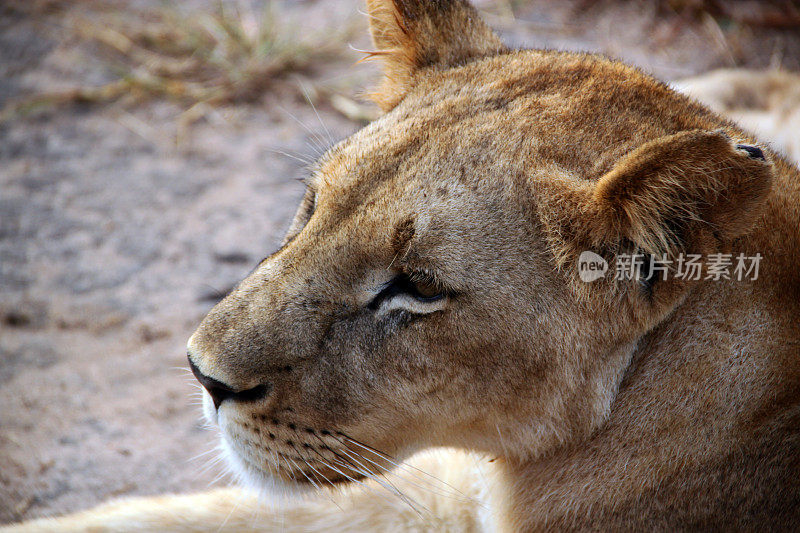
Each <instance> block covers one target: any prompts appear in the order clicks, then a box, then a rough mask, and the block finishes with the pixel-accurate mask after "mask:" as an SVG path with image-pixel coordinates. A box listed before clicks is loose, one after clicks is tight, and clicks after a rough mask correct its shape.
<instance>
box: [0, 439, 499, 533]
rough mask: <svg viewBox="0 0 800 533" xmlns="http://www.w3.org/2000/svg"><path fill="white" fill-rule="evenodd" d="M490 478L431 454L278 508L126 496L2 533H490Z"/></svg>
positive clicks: (233, 499) (242, 501)
mask: <svg viewBox="0 0 800 533" xmlns="http://www.w3.org/2000/svg"><path fill="white" fill-rule="evenodd" d="M485 476H486V473H485V472H483V471H481V467H480V466H479V465H478V464H477V463H476V462H475V460H474V459H471V458H470V457H469V456H465V455H462V454H456V453H448V454H447V455H445V456H444V458H442V457H441V456H438V457H437V456H434V455H429V454H426V455H424V456H422V457H419V458H417V459H416V460H415V461H414V462H413V464H412V465H410V466H409V465H404V466H403V467H401V470H400V471H399V472H398V473H397V474H391V475H388V476H387V477H385V478H382V479H381V480H380V481H369V482H365V483H363V484H361V485H356V486H355V487H353V488H349V489H345V490H342V491H336V492H328V493H327V494H323V495H320V494H317V495H314V496H313V497H300V498H298V499H293V500H288V499H287V500H286V501H284V502H280V503H279V502H271V501H268V500H264V499H260V498H258V497H257V496H256V495H254V494H252V493H250V492H248V491H246V490H243V489H238V488H225V489H216V490H212V491H209V492H204V493H198V494H190V495H171V496H160V497H151V498H124V499H120V500H116V501H112V502H109V503H105V504H103V505H100V506H98V507H95V508H93V509H89V510H87V511H83V512H79V513H75V514H71V515H67V516H63V517H57V518H41V519H37V520H33V521H30V522H25V523H22V524H17V525H13V526H10V527H4V528H3V527H0V533H22V532H26V533H37V532H42V533H44V532H51V531H65V532H75V533H77V532H93V533H94V532H104V531H108V532H112V531H130V532H154V533H155V532H159V533H160V532H163V531H170V532H176V533H189V532H208V531H225V532H256V531H286V532H289V533H292V532H298V533H299V532H304V533H312V532H317V531H320V532H322V531H337V530H341V531H381V532H384V531H387V532H388V531H404V532H407V531H431V530H436V531H459V532H462V531H463V532H469V531H482V530H486V529H487V528H488V522H487V520H489V514H488V513H487V511H488V507H487V505H486V503H485V502H484V496H485V492H486V489H487V486H486V483H485V481H486V477H485Z"/></svg>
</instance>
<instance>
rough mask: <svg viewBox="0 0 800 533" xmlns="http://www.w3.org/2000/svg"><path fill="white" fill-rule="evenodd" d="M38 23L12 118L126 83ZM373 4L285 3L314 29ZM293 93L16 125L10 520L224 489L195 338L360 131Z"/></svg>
mask: <svg viewBox="0 0 800 533" xmlns="http://www.w3.org/2000/svg"><path fill="white" fill-rule="evenodd" d="M479 3H480V6H481V7H482V8H483V9H485V10H486V11H487V12H488V17H489V19H490V21H491V22H492V23H493V24H494V25H495V26H496V27H499V28H500V31H501V33H502V34H503V35H504V36H505V37H506V38H507V39H508V41H509V42H511V43H513V44H515V45H520V46H521V45H526V46H547V47H558V48H570V49H588V50H596V51H601V52H605V53H608V54H611V55H614V56H617V57H621V58H623V59H626V60H627V61H629V62H632V63H634V64H637V65H639V66H641V67H643V68H645V69H647V70H649V71H652V72H654V73H655V74H656V75H658V76H660V77H662V78H666V79H675V78H679V77H682V76H688V75H692V74H696V73H699V72H703V71H705V70H708V69H710V68H713V67H719V66H733V65H748V66H753V67H766V66H769V65H773V66H778V65H782V66H784V67H785V68H789V69H795V70H797V69H798V66H799V65H798V61H800V54H798V50H800V45H799V44H798V40H799V39H800V37H798V35H797V34H796V33H797V32H796V33H795V34H794V36H793V35H792V34H791V32H787V31H786V30H778V29H774V28H764V27H752V28H751V27H745V28H743V29H742V28H739V27H738V26H737V23H736V22H735V21H733V22H732V21H730V20H727V19H725V20H722V21H715V20H714V19H711V18H709V17H705V16H703V15H692V16H688V15H683V16H679V15H676V14H675V13H672V12H669V11H667V12H663V13H658V12H656V11H654V9H653V8H652V7H641V6H640V7H636V6H633V7H631V6H629V7H625V8H623V7H619V6H617V5H616V4H614V3H613V2H609V3H604V5H603V6H601V7H595V8H593V9H591V10H588V11H587V8H586V6H587V5H589V4H591V3H587V2H582V3H578V2H559V3H548V2H543V1H531V2H524V1H522V2H521V1H516V2H509V1H507V0H505V1H484V2H479ZM36 4H37V2H27V3H25V5H26V6H28V7H25V8H13V7H8V6H7V7H2V6H0V107H2V106H3V104H4V103H7V102H8V101H10V100H13V99H19V98H20V97H24V96H26V95H30V94H35V93H38V92H42V91H50V90H53V88H59V89H63V88H71V87H77V86H91V85H97V84H101V83H105V82H108V81H109V80H112V79H114V76H115V75H117V74H115V72H114V71H113V69H111V68H109V66H108V64H107V62H106V60H105V56H104V55H103V54H102V53H100V51H99V50H98V49H97V47H94V46H91V45H87V44H86V43H84V42H81V41H80V40H79V39H76V38H75V37H74V35H71V34H70V33H69V32H68V31H66V30H65V29H64V27H63V25H61V24H59V21H60V20H63V18H64V17H65V16H66V15H68V14H69V12H70V10H72V9H78V8H77V7H74V6H73V7H64V6H61V7H60V9H56V8H53V6H52V5H50V4H57V2H46V1H45V2H39V4H45V5H44V6H43V7H42V6H38V7H42V9H41V10H38V9H35V8H33V7H30V6H35V5H36ZM211 4H213V2H210V1H209V2H205V1H201V0H197V1H193V2H189V3H186V5H185V6H184V7H185V8H186V9H187V10H195V11H202V10H209V9H211V8H210V5H211ZM289 4H291V5H290V6H289ZM745 4H746V2H745ZM105 5H106V7H108V5H111V6H112V7H113V6H115V7H114V9H117V10H119V9H124V5H125V4H124V2H117V3H116V4H109V3H106V4H105ZM159 5H161V4H160V3H159V2H155V1H154V2H151V3H148V2H141V3H138V8H139V9H141V8H142V6H144V8H148V6H152V7H153V8H154V9H155V8H157V7H158V6H159ZM556 5H557V7H555V6H556ZM35 7H37V6H35ZM57 7H58V6H57ZM360 7H361V6H360V2H357V1H355V0H347V1H340V0H336V1H333V0H328V1H325V0H319V1H294V2H286V3H284V4H281V5H279V8H280V9H287V10H291V11H292V13H293V14H294V15H295V16H296V18H295V20H297V21H299V22H298V24H299V26H298V27H299V28H301V30H302V31H306V28H310V27H312V26H313V27H317V28H319V27H322V28H324V27H325V24H328V25H330V24H334V25H335V24H339V23H340V22H338V21H344V20H350V19H351V18H352V17H353V16H356V17H358V15H357V9H359V8H360ZM512 7H513V11H512V9H511V8H512ZM82 9H86V11H85V13H84V15H85V16H86V17H89V20H92V18H91V17H92V16H94V15H93V12H92V11H91V9H87V8H85V7H83V8H82ZM512 14H513V15H514V16H515V17H516V18H512ZM98 20H99V19H98ZM98 24H99V22H98ZM358 24H361V25H362V26H363V21H361V22H358ZM737 28H738V29H737ZM352 42H353V44H354V47H355V48H366V47H368V41H367V40H366V39H364V38H363V37H358V38H354V39H353V40H352ZM359 58H360V55H359V54H358V53H356V52H355V51H352V50H350V49H348V48H347V47H346V46H345V45H343V47H342V55H341V57H340V58H339V59H337V60H333V61H326V62H324V63H323V62H321V63H320V64H319V65H315V66H314V68H311V69H310V70H306V71H305V72H303V73H298V75H299V76H302V77H303V79H304V80H305V84H306V85H308V86H309V87H311V89H312V92H313V89H315V88H322V89H325V90H327V91H329V92H330V93H334V94H340V95H344V96H347V97H349V98H353V97H354V95H355V94H356V93H357V92H358V90H359V89H360V88H363V87H364V86H368V85H369V81H370V80H374V78H375V72H376V71H375V66H374V65H372V66H370V65H366V66H354V65H353V63H354V61H355V60H357V59H359ZM297 83H298V82H297V81H296V80H295V78H290V79H288V80H286V81H284V82H282V85H280V86H276V87H275V88H273V89H271V90H270V91H269V92H267V93H266V94H265V95H264V96H263V98H262V99H260V100H259V101H258V102H256V103H252V104H247V105H244V104H242V105H228V106H223V107H220V108H218V109H215V110H213V111H211V112H209V113H206V114H205V115H204V117H203V119H202V120H200V121H197V122H195V123H194V124H192V126H191V127H190V128H189V129H188V130H186V131H184V129H181V128H179V123H180V120H179V119H180V118H181V117H182V116H183V115H182V112H183V111H184V110H185V109H184V108H183V107H181V105H179V104H176V103H172V102H168V101H164V100H161V99H149V100H146V101H144V102H142V103H139V104H137V105H130V104H120V103H108V104H104V105H97V104H78V105H67V106H57V107H55V108H52V109H44V110H39V111H38V112H36V113H32V114H27V115H21V116H15V117H14V118H13V119H10V120H6V121H5V122H3V123H0V523H4V522H9V521H15V520H20V519H25V518H32V517H37V516H43V515H51V514H56V513H62V512H66V511H72V510H77V509H81V508H85V507H88V506H91V505H94V504H96V503H98V502H99V501H101V500H104V499H106V498H109V497H111V496H118V495H134V494H135V495H143V494H158V493H164V492H168V491H173V492H177V491H179V492H187V491H197V490H202V489H204V488H205V487H207V486H209V485H210V484H221V483H225V482H226V480H225V478H224V477H223V478H222V479H218V474H220V472H221V470H220V468H219V467H218V466H213V465H212V466H210V467H206V465H207V464H208V462H209V460H210V459H212V458H213V454H207V455H202V454H204V452H207V451H208V450H209V449H211V448H212V446H213V443H214V441H215V436H214V434H213V432H211V431H208V430H206V429H204V428H203V425H202V422H201V421H200V411H199V408H198V405H197V392H198V391H197V388H196V387H195V386H194V385H193V383H192V380H191V379H190V376H189V374H188V372H187V371H186V369H185V367H186V364H185V362H186V361H185V354H184V344H185V341H186V339H187V338H188V336H189V335H190V333H191V332H192V330H193V329H194V328H195V326H196V325H197V323H198V322H199V321H200V319H201V318H202V317H203V315H204V314H205V313H206V312H207V311H208V310H209V308H210V307H211V306H212V305H213V304H214V302H215V301H216V300H217V299H218V298H219V296H220V295H221V294H223V293H224V291H225V290H226V289H227V288H229V287H230V286H231V285H232V284H234V283H235V282H236V281H237V280H238V279H240V278H242V277H243V276H245V275H246V274H247V273H248V272H249V271H250V269H251V268H252V267H253V266H254V265H255V264H256V263H257V262H258V261H259V260H260V259H261V258H262V257H263V256H265V255H267V254H268V253H269V252H271V251H272V250H273V249H274V248H275V247H276V245H277V243H278V242H279V240H280V237H281V234H282V232H283V231H284V230H285V229H286V227H287V226H288V223H289V219H290V217H291V215H292V213H293V211H294V205H295V203H296V202H297V201H298V199H299V197H300V196H301V194H302V189H303V187H302V184H301V183H300V182H299V181H298V179H299V178H302V177H303V175H304V165H303V163H302V162H301V161H298V160H297V159H295V157H297V158H299V159H304V158H308V157H312V158H313V157H315V156H316V155H318V154H319V152H320V150H321V149H322V148H324V146H322V147H320V146H319V145H320V143H321V144H323V145H329V144H330V143H331V142H332V140H333V139H339V138H341V137H343V136H345V135H347V134H348V133H350V132H352V131H354V130H355V129H357V128H358V127H359V124H358V123H357V122H354V121H352V120H350V119H347V118H345V117H344V116H343V115H342V114H341V113H339V112H337V111H336V110H335V109H334V108H333V107H332V106H331V105H329V104H328V103H327V100H324V99H321V100H320V101H319V118H318V117H317V115H316V113H315V112H314V110H313V109H312V108H311V106H310V105H309V104H308V102H307V101H306V100H305V99H304V98H303V97H302V96H301V92H300V91H298V90H296V87H297ZM321 121H324V124H325V126H324V127H323V126H322V123H321ZM176 138H177V139H179V141H180V142H177V143H176ZM282 152H283V153H282ZM284 153H285V154H289V155H285V154H284Z"/></svg>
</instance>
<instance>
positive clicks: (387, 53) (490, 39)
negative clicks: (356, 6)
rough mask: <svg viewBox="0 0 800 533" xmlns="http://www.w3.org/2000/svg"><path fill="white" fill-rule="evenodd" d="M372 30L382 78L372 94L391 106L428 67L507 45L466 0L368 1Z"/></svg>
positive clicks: (445, 65)
mask: <svg viewBox="0 0 800 533" xmlns="http://www.w3.org/2000/svg"><path fill="white" fill-rule="evenodd" d="M367 10H368V14H369V17H370V33H371V34H372V41H373V44H374V45H375V48H376V50H375V51H374V52H371V54H370V55H371V56H374V57H379V58H381V59H382V60H383V63H384V66H383V69H384V74H385V78H384V81H383V84H382V85H381V87H380V88H379V89H378V91H377V92H375V93H374V94H373V95H372V98H373V100H375V102H376V103H377V104H378V105H380V106H381V108H382V109H383V110H384V111H389V110H391V109H392V108H394V107H395V106H396V105H397V104H398V103H399V102H400V101H401V100H402V99H403V97H404V96H405V94H406V93H407V91H408V90H409V89H410V88H411V87H412V86H413V85H414V83H415V78H416V76H418V75H419V74H420V73H421V72H423V71H424V70H425V69H428V68H437V67H438V68H448V67H454V66H457V65H460V64H463V63H465V62H467V61H469V60H470V59H474V58H479V57H485V56H490V55H494V54H497V53H499V52H502V51H505V50H506V47H505V45H503V43H502V42H501V41H500V39H499V38H498V37H497V36H496V35H495V34H494V33H493V32H492V30H491V29H489V27H488V26H487V25H486V24H485V23H484V22H483V21H482V20H481V18H480V17H479V16H478V13H477V11H476V10H475V8H473V7H472V6H471V5H470V4H469V2H467V1H466V0H367Z"/></svg>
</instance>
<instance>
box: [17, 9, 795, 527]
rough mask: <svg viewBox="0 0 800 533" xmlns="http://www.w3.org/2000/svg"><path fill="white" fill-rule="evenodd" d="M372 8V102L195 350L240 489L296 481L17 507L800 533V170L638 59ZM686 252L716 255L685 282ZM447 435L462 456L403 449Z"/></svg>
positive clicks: (121, 518) (463, 20)
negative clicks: (510, 39)
mask: <svg viewBox="0 0 800 533" xmlns="http://www.w3.org/2000/svg"><path fill="white" fill-rule="evenodd" d="M367 6H368V11H369V16H370V24H371V33H372V37H373V41H374V44H375V51H374V52H373V54H372V55H373V56H375V57H377V58H378V59H380V60H382V62H383V65H384V71H385V78H384V81H383V84H382V85H381V86H380V88H379V89H377V91H376V92H375V94H374V95H373V98H374V99H375V101H376V102H378V103H379V105H380V106H381V108H382V109H383V111H384V114H383V116H382V117H381V118H379V119H378V120H375V121H374V122H372V123H370V124H369V125H367V126H366V127H364V128H363V129H362V130H360V131H359V132H357V133H355V134H354V135H352V136H351V137H349V138H347V139H345V140H343V141H341V142H340V143H339V144H337V145H335V146H334V147H333V148H332V149H331V150H329V151H328V152H327V153H326V154H325V155H323V156H322V158H321V159H320V160H319V161H318V162H317V164H316V165H315V167H314V169H313V172H312V173H311V176H310V177H309V179H308V188H307V191H306V194H305V197H304V199H303V201H302V203H301V205H300V207H299V209H298V211H297V215H296V216H295V219H294V222H293V224H292V226H291V228H290V230H289V232H288V234H287V235H286V238H285V240H284V242H283V245H282V246H281V248H280V249H279V250H278V251H277V252H275V253H273V254H272V255H270V256H268V257H267V258H265V259H264V260H263V261H261V263H260V264H259V265H258V266H257V268H256V269H255V270H254V271H253V272H252V273H251V274H250V275H249V276H248V277H247V278H246V279H245V280H243V281H242V282H241V283H240V284H239V285H238V286H237V287H236V288H234V290H233V291H232V292H231V293H230V294H229V295H228V296H227V297H226V298H225V299H224V300H222V301H221V302H220V303H219V304H218V305H217V306H216V307H215V308H214V309H213V310H212V311H211V312H210V313H209V314H208V316H207V317H206V318H205V319H204V320H203V322H202V324H201V325H200V326H199V328H198V329H197V331H196V332H195V333H194V334H193V335H192V337H191V339H190V340H189V343H188V351H189V365H190V367H191V369H192V371H193V372H194V374H195V376H196V377H197V379H198V380H199V382H200V383H201V384H202V386H203V387H204V390H205V392H204V411H205V413H206V416H207V418H208V419H209V420H210V421H211V422H212V423H214V424H215V425H217V426H218V427H219V430H220V433H221V443H222V444H221V445H222V447H223V448H224V450H225V454H226V456H227V459H228V461H229V462H230V464H231V466H232V468H233V469H234V470H235V472H236V473H237V474H238V476H239V477H240V478H241V480H242V482H243V484H245V485H249V486H251V487H254V488H255V489H256V492H262V493H269V494H273V493H300V494H301V495H305V496H301V497H300V498H298V499H295V500H293V501H292V502H291V503H287V504H285V505H283V506H282V507H279V508H272V507H271V503H270V502H271V501H274V500H270V499H269V498H270V497H269V496H268V497H267V498H266V501H264V500H259V499H258V497H257V496H255V495H253V493H252V492H245V491H241V490H238V489H223V490H217V491H213V492H210V493H205V494H197V495H188V496H165V497H162V498H155V499H135V500H122V501H119V502H115V503H111V504H107V505H106V506H102V507H100V508H97V509H94V510H90V511H87V512H84V513H80V514H77V515H73V516H69V517H65V518H61V519H56V520H54V521H50V520H39V521H35V522H31V523H28V524H25V525H23V526H22V527H23V528H24V529H26V530H28V531H35V530H49V529H61V530H74V531H88V530H91V531H96V530H104V529H105V530H146V531H206V530H231V531H257V530H271V529H281V530H287V531H325V530H340V529H341V530H362V531H363V530H372V531H391V530H405V531H410V530H414V531H425V530H434V529H435V530H451V531H486V530H499V531H539V530H595V531H596V530H601V531H616V530H634V531H641V530H659V531H674V530H697V529H703V530H705V529H713V530H725V531H727V530H755V529H759V530H762V529H769V530H796V529H797V528H798V527H800V476H799V475H798V473H800V357H798V356H800V274H798V269H797V265H798V262H800V236H798V225H799V224H800V208H798V205H800V172H799V171H798V169H797V168H796V167H795V166H793V165H792V164H790V163H789V162H788V161H787V160H786V159H785V158H784V157H783V156H781V155H780V154H779V153H777V152H776V151H774V150H771V149H768V148H767V147H766V146H764V145H763V144H761V143H759V142H758V141H757V140H756V139H755V138H754V137H753V136H751V135H749V134H748V133H746V132H745V131H743V130H741V129H740V128H739V127H737V126H736V125H735V124H734V123H732V122H730V121H728V120H726V119H724V118H722V117H721V116H720V115H717V114H715V113H714V112H712V111H710V110H709V109H708V108H706V107H704V106H702V105H701V104H699V103H697V102H695V101H694V100H692V99H690V98H689V97H687V96H684V95H682V94H679V93H678V92H676V91H674V90H673V89H671V88H670V87H668V86H667V85H665V84H664V83H661V82H659V81H657V80H655V79H653V78H651V77H650V76H648V75H646V74H644V73H642V72H640V71H639V70H637V69H635V68H631V67H629V66H626V65H623V64H621V63H619V62H616V61H612V60H609V59H606V58H603V57H600V56H597V55H592V54H580V53H566V52H556V51H541V50H512V49H509V48H507V47H506V46H505V45H504V44H503V43H502V42H501V40H500V39H499V38H498V37H497V36H496V35H495V34H494V33H493V32H492V31H491V30H490V29H489V28H488V26H487V25H486V24H485V23H484V22H482V20H481V19H480V18H479V16H478V14H477V12H476V11H475V10H474V8H473V7H472V6H470V5H469V4H468V3H467V2H466V1H464V0H436V1H426V0H368V2H367ZM587 252H590V253H591V257H592V258H594V260H595V261H596V262H597V264H598V265H604V267H603V268H605V269H607V271H605V272H604V271H602V270H601V271H599V272H600V274H601V275H600V276H599V278H598V279H595V280H594V281H591V282H589V281H584V280H583V279H582V277H581V268H582V267H581V257H583V256H585V254H586V253H587ZM690 255H691V256H694V257H700V258H704V259H708V260H710V259H711V258H716V260H717V263H716V264H717V268H716V269H712V268H711V267H710V266H708V265H705V269H704V270H702V275H701V276H698V277H695V278H691V277H686V276H684V277H681V276H680V275H678V274H679V272H678V271H677V267H676V265H679V261H680V260H681V259H680V258H682V257H684V256H690ZM636 257H639V258H644V261H641V262H639V263H636V264H635V268H632V269H631V270H630V271H627V270H625V269H620V268H619V265H620V264H626V263H624V262H623V261H622V260H623V259H625V258H628V259H630V258H636ZM737 257H739V258H742V257H747V258H760V259H762V260H761V261H760V262H759V263H754V264H755V265H756V266H757V270H756V271H755V272H753V269H752V268H750V269H749V270H748V272H749V273H750V277H749V278H745V279H741V277H738V278H737V277H736V276H734V275H733V273H732V272H730V273H728V272H725V271H721V270H719V268H718V267H719V260H721V259H725V258H727V260H728V261H730V262H732V261H734V260H735V258H737ZM656 259H658V262H656ZM668 262H669V263H668ZM632 264H633V263H632ZM665 264H671V265H672V266H670V267H669V268H660V267H663V266H664V265H665ZM609 265H610V266H609ZM752 266H753V264H751V265H750V267H752ZM657 267H659V268H657ZM626 272H627V274H626ZM740 273H741V272H740ZM603 274H604V275H603ZM622 274H625V275H622ZM431 449H445V450H448V449H450V450H457V451H452V452H444V455H443V456H439V457H437V456H436V455H423V456H416V458H415V459H414V461H415V462H413V463H412V464H411V465H408V464H407V463H403V461H405V460H407V459H408V458H410V457H411V456H412V455H414V454H417V453H418V452H424V451H425V450H431ZM318 492H322V493H325V497H323V498H316V497H313V496H308V494H309V493H318ZM328 497H329V499H326V498H328ZM304 498H305V499H304Z"/></svg>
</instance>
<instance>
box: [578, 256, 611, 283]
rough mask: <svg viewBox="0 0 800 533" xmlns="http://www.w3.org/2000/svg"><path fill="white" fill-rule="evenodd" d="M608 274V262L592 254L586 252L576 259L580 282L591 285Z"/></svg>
mask: <svg viewBox="0 0 800 533" xmlns="http://www.w3.org/2000/svg"><path fill="white" fill-rule="evenodd" d="M606 272H608V262H607V261H606V260H605V259H603V258H602V257H600V256H599V255H597V254H596V253H594V252H590V251H589V250H586V251H584V252H581V255H580V257H578V275H579V276H580V278H581V281H583V282H586V283H591V282H593V281H596V280H598V279H600V278H602V277H605V275H606Z"/></svg>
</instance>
